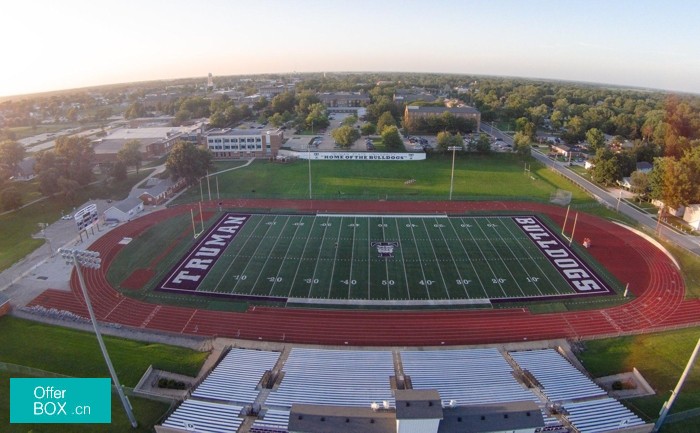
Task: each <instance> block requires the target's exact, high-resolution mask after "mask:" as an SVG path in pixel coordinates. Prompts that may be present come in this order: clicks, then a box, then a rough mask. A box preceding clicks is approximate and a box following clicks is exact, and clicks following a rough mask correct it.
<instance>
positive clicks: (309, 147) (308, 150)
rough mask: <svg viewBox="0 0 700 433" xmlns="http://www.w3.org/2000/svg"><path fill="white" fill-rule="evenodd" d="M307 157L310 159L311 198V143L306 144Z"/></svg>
mask: <svg viewBox="0 0 700 433" xmlns="http://www.w3.org/2000/svg"><path fill="white" fill-rule="evenodd" d="M306 151H307V152H306V159H308V160H309V200H312V199H311V143H309V144H307V145H306Z"/></svg>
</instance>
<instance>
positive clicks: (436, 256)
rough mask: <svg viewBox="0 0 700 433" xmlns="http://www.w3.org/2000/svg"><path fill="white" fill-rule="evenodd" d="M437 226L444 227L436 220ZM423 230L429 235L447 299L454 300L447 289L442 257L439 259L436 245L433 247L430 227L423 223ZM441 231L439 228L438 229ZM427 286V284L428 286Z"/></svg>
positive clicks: (429, 241)
mask: <svg viewBox="0 0 700 433" xmlns="http://www.w3.org/2000/svg"><path fill="white" fill-rule="evenodd" d="M435 225H443V224H438V223H437V220H435ZM423 229H424V230H425V233H426V234H427V235H428V243H429V244H430V248H431V249H432V250H433V257H435V266H436V267H437V269H438V272H440V278H441V279H442V286H443V287H444V288H445V294H446V295H447V299H452V297H451V296H450V291H449V290H448V289H447V281H445V275H443V273H442V267H441V266H440V257H438V255H437V252H436V251H435V245H433V237H432V236H431V235H430V232H429V231H428V227H426V226H425V221H423ZM438 229H439V227H438ZM426 286H427V284H426Z"/></svg>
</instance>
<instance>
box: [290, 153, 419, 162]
mask: <svg viewBox="0 0 700 433" xmlns="http://www.w3.org/2000/svg"><path fill="white" fill-rule="evenodd" d="M297 157H298V158H299V159H311V160H319V161H422V160H424V159H425V153H423V152H415V153H414V152H409V153H388V152H297Z"/></svg>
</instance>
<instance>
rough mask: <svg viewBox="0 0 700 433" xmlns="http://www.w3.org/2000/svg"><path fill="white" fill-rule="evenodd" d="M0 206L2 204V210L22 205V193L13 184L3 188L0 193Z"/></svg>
mask: <svg viewBox="0 0 700 433" xmlns="http://www.w3.org/2000/svg"><path fill="white" fill-rule="evenodd" d="M0 206H2V209H3V210H12V209H17V208H19V207H20V206H22V194H20V192H19V191H17V188H15V187H13V186H11V187H9V188H5V189H4V190H3V191H2V192H1V193H0Z"/></svg>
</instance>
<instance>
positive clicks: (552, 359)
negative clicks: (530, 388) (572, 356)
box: [509, 349, 607, 403]
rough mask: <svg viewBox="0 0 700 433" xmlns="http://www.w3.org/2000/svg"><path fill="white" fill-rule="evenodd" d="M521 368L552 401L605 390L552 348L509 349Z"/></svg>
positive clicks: (569, 399)
mask: <svg viewBox="0 0 700 433" xmlns="http://www.w3.org/2000/svg"><path fill="white" fill-rule="evenodd" d="M509 354H510V356H511V357H512V358H513V359H514V360H515V362H516V363H517V364H518V365H519V366H520V368H522V369H523V370H527V371H529V372H530V373H531V374H532V376H533V377H534V378H535V379H537V381H538V382H539V383H540V384H541V385H542V387H541V391H542V393H543V394H544V395H545V396H546V397H547V399H549V401H550V402H552V403H564V402H569V401H573V400H576V399H581V398H592V397H600V396H606V395H607V393H606V392H605V391H604V390H603V389H602V388H601V387H599V386H598V385H596V384H595V383H594V382H593V381H592V380H591V379H589V378H588V377H587V376H586V375H585V374H583V373H582V372H581V371H579V370H578V369H577V368H576V367H574V366H573V365H571V363H569V361H567V360H566V359H565V358H564V357H563V356H561V355H560V354H559V353H558V352H557V351H556V350H554V349H540V350H527V351H522V352H509Z"/></svg>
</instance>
